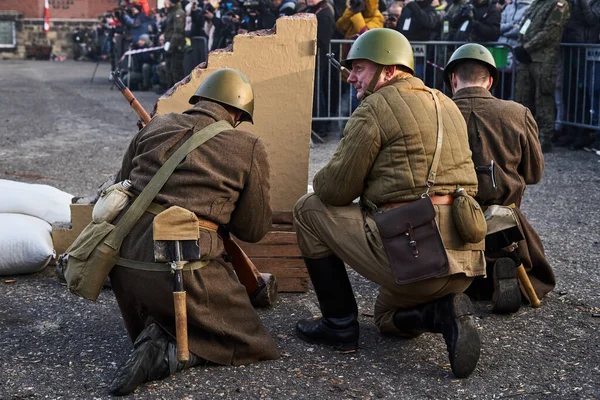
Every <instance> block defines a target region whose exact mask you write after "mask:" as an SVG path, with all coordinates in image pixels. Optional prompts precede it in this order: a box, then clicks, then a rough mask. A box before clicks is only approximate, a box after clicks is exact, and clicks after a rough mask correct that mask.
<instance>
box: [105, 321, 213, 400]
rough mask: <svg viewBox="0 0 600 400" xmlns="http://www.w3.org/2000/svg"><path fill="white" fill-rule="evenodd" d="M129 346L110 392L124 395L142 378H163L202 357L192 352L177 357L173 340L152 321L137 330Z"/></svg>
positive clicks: (143, 379)
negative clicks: (181, 358) (183, 359)
mask: <svg viewBox="0 0 600 400" xmlns="http://www.w3.org/2000/svg"><path fill="white" fill-rule="evenodd" d="M133 349H134V350H133V352H132V353H131V356H129V359H128V360H127V361H126V362H125V364H123V365H122V366H121V367H120V368H119V370H118V371H117V375H116V376H115V378H114V379H113V381H112V383H111V385H110V393H111V394H113V395H115V396H124V395H127V394H129V393H132V392H133V391H134V390H135V389H136V388H137V387H138V386H140V385H141V384H142V383H144V382H149V381H154V380H159V379H164V378H166V377H167V376H169V375H171V374H173V373H175V372H176V371H180V370H182V369H185V368H189V367H192V366H194V365H198V364H200V363H201V362H203V361H204V360H203V359H201V358H200V357H196V356H195V355H194V354H192V353H190V360H189V361H188V362H186V363H181V362H179V361H177V344H176V343H175V341H174V340H172V339H169V336H168V335H167V334H166V333H165V332H164V331H163V330H162V328H161V327H159V326H158V325H157V324H154V323H153V324H150V325H148V327H146V329H144V330H143V331H142V332H141V333H140V334H139V336H138V337H137V339H136V340H135V343H134V344H133Z"/></svg>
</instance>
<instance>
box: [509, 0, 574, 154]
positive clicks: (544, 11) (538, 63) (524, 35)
mask: <svg viewBox="0 0 600 400" xmlns="http://www.w3.org/2000/svg"><path fill="white" fill-rule="evenodd" d="M569 10H570V9H569V3H568V2H567V1H566V0H535V1H534V2H533V3H532V4H531V6H530V7H529V9H528V10H527V13H526V14H525V17H524V22H523V25H522V26H521V29H520V31H519V45H518V46H517V47H516V48H515V49H514V56H515V58H516V59H517V61H518V62H519V66H518V68H517V82H516V93H515V100H516V101H517V102H519V103H521V104H523V105H524V106H525V107H528V108H529V109H531V110H533V111H534V115H535V119H536V122H537V124H538V128H539V138H540V142H541V144H542V151H544V152H549V151H552V135H553V133H554V121H555V119H556V110H555V105H554V87H555V85H556V74H557V63H558V58H559V57H560V39H561V37H562V33H563V29H564V27H565V25H566V24H567V22H568V21H569V15H570V11H569Z"/></svg>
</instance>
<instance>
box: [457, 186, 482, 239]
mask: <svg viewBox="0 0 600 400" xmlns="http://www.w3.org/2000/svg"><path fill="white" fill-rule="evenodd" d="M452 195H453V196H454V202H453V203H452V219H453V220H454V225H455V226H456V230H457V231H458V233H459V234H460V237H461V238H462V240H464V241H465V242H467V243H479V242H481V241H482V240H483V239H484V238H485V235H486V234H487V224H486V222H485V215H484V214H483V210H482V209H481V206H480V205H479V203H477V201H476V200H475V199H474V198H473V197H472V196H470V195H468V194H467V192H466V191H465V190H464V189H458V190H457V191H455V192H454V193H453V194H452Z"/></svg>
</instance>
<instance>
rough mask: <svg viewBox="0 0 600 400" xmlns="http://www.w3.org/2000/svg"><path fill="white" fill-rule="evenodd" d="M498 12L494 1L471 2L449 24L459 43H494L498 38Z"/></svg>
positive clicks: (474, 0)
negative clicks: (454, 30)
mask: <svg viewBox="0 0 600 400" xmlns="http://www.w3.org/2000/svg"><path fill="white" fill-rule="evenodd" d="M501 19H502V16H501V13H500V10H499V9H498V7H496V1H495V0H471V1H470V2H468V3H466V4H465V5H463V6H462V7H461V11H460V12H459V13H457V14H456V16H455V17H454V18H453V19H452V21H451V22H450V25H451V26H452V28H454V29H456V32H455V35H454V38H453V40H456V41H459V42H495V41H497V40H498V38H499V37H500V21H501Z"/></svg>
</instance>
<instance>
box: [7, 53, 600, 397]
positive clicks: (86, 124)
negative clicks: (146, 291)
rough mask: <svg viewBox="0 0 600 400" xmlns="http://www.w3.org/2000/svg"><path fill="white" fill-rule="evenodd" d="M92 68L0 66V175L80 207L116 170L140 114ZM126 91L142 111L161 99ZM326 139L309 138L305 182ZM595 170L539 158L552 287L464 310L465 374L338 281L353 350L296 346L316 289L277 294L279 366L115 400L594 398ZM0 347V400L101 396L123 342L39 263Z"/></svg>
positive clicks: (268, 319)
mask: <svg viewBox="0 0 600 400" xmlns="http://www.w3.org/2000/svg"><path fill="white" fill-rule="evenodd" d="M95 66H96V64H95V63H90V62H73V61H67V62H49V61H0V179H12V180H17V181H21V182H29V183H43V184H48V185H52V186H54V187H57V188H59V189H61V190H64V191H66V192H69V193H71V194H73V195H77V196H85V195H89V194H91V193H93V192H94V191H95V189H96V187H97V186H98V185H99V184H100V183H102V182H103V181H104V180H105V179H106V177H108V176H109V175H110V174H113V173H115V172H116V171H117V169H118V168H119V165H120V162H121V157H122V155H123V153H124V151H125V148H126V146H127V145H128V143H129V140H130V139H131V138H132V137H133V135H134V134H135V133H136V131H137V127H136V120H137V117H136V115H135V113H134V112H133V111H132V110H131V109H130V108H129V106H128V105H127V102H126V101H125V100H124V98H123V97H122V96H121V94H120V93H119V91H118V90H116V89H112V90H111V89H110V85H109V82H108V73H109V67H108V65H107V64H104V63H102V64H100V65H99V67H98V70H97V73H96V75H95V77H94V81H93V82H91V77H92V74H93V72H94V68H95ZM135 95H136V96H137V97H138V99H139V100H140V101H141V103H142V105H144V107H145V108H146V109H148V110H151V109H152V106H153V104H154V103H155V101H156V99H157V98H158V95H156V94H154V93H152V92H136V93H135ZM337 141H338V138H337V137H327V138H326V142H325V143H315V145H314V147H313V148H312V150H311V166H310V176H312V175H314V173H315V172H316V171H317V170H318V168H320V167H321V166H322V165H324V164H325V163H326V162H327V160H328V158H329V157H330V156H331V154H332V153H333V151H334V150H335V148H336V145H337ZM599 160H600V158H599V157H598V156H596V155H595V154H592V153H586V152H583V151H568V150H566V149H563V148H559V149H556V151H555V152H553V153H550V154H547V155H546V159H545V162H546V171H545V174H544V178H543V180H542V182H541V183H540V184H538V185H534V186H530V187H528V189H527V191H526V194H525V198H524V201H523V207H522V208H523V210H524V212H525V214H526V215H527V216H528V218H529V220H530V222H531V224H532V225H533V226H534V227H535V228H536V229H537V230H538V233H539V234H540V236H541V238H542V240H543V243H544V245H545V247H546V253H547V256H548V258H549V260H550V263H551V264H552V266H553V268H554V272H555V274H556V277H557V280H558V284H557V287H556V289H555V290H554V291H553V292H551V293H550V294H549V295H548V296H547V297H546V298H544V299H543V300H542V306H541V308H539V309H534V308H530V307H522V308H521V310H520V311H519V312H517V313H516V314H513V315H506V316H502V315H495V314H491V313H490V311H489V310H490V303H489V302H477V303H475V308H476V323H477V325H478V327H479V329H480V334H481V338H482V342H483V345H482V353H481V359H480V361H479V364H478V367H477V369H476V371H475V372H474V373H473V375H471V376H470V377H469V378H468V379H455V378H454V377H453V375H452V373H451V371H450V365H449V362H448V358H447V352H446V348H445V344H444V341H443V338H442V337H441V335H433V334H424V335H422V336H420V337H419V338H417V339H413V340H404V341H403V340H398V339H396V338H392V337H386V336H382V335H380V334H379V333H378V331H377V328H376V327H375V325H374V323H373V318H372V314H373V303H374V298H375V296H376V295H377V287H376V285H374V284H372V283H370V282H367V281H366V280H365V279H363V278H362V277H360V276H358V275H357V274H355V273H351V281H352V284H353V287H354V290H355V293H356V296H357V302H358V305H359V313H360V317H359V321H360V324H361V332H360V333H361V337H360V347H359V350H358V351H357V352H355V353H339V352H336V351H333V350H330V349H328V348H325V347H322V346H317V345H310V344H307V343H304V342H302V341H301V340H300V339H299V338H298V337H297V336H296V335H295V333H294V324H295V322H296V320H298V319H300V318H305V317H309V316H311V315H314V314H318V306H317V302H316V297H315V295H314V292H313V291H312V290H311V291H309V292H308V293H304V294H281V295H280V299H279V301H278V303H277V305H276V306H275V307H274V308H272V309H268V310H259V314H260V316H261V318H262V320H263V322H264V324H265V326H266V327H267V328H268V329H269V331H270V332H271V333H272V335H273V337H274V339H275V340H276V342H277V343H278V344H279V346H280V349H281V352H282V354H283V356H282V357H281V359H279V360H275V361H269V362H261V363H257V364H253V365H247V366H239V367H231V366H228V367H223V366H209V367H199V368H194V369H191V370H186V371H184V372H182V373H178V374H176V375H175V376H172V377H169V378H167V379H165V380H163V381H158V382H152V383H149V384H147V385H144V386H142V387H140V388H139V389H138V390H137V391H136V392H135V393H134V394H132V395H131V396H129V397H128V398H134V399H475V398H477V399H503V398H508V399H597V398H600V294H599V292H600V251H599V250H600V243H599V242H600V212H599V204H600V163H599ZM1 195H2V194H0V196H1ZM13 280H14V282H12V283H11V281H13ZM0 350H1V351H0V399H105V398H110V396H109V394H108V385H109V384H110V382H111V379H112V377H113V375H114V373H115V371H116V370H117V367H118V366H119V365H120V364H121V363H122V362H124V361H125V360H126V358H127V357H128V355H129V353H130V351H131V342H130V341H129V339H128V337H127V335H126V332H125V328H124V326H123V322H122V319H121V316H120V313H119V309H118V306H117V303H116V301H115V298H114V295H113V293H112V292H111V291H110V289H106V290H104V291H103V293H101V295H100V297H99V299H98V301H97V302H95V303H94V302H90V301H88V300H83V299H80V298H78V297H76V296H74V295H72V294H70V293H69V292H68V291H67V289H66V287H65V286H64V285H63V284H61V283H60V282H59V281H58V280H57V279H56V278H55V276H54V272H53V269H52V268H47V269H45V270H44V271H42V272H40V273H37V274H32V275H22V276H10V277H8V276H7V277H1V278H0Z"/></svg>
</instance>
